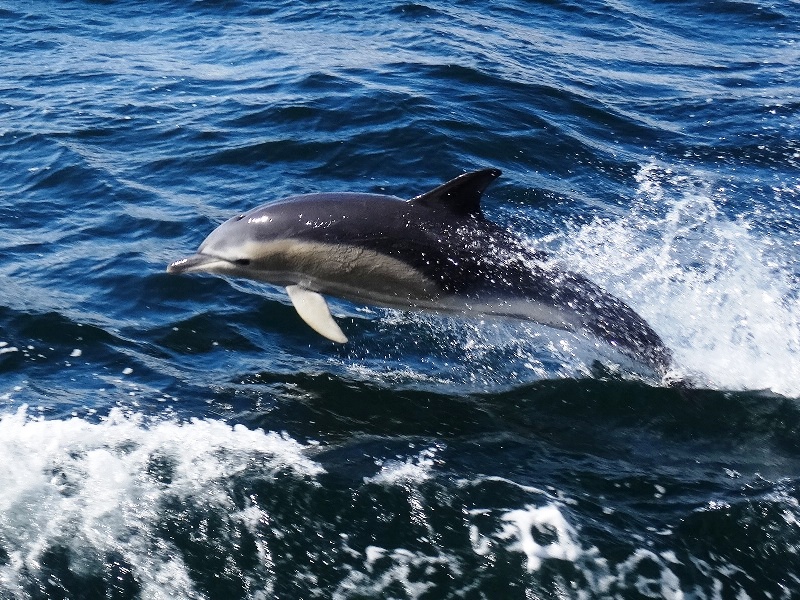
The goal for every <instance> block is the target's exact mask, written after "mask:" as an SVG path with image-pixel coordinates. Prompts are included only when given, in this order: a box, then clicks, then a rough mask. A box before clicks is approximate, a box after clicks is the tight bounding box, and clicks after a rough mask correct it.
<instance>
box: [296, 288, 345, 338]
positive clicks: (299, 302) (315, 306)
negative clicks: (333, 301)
mask: <svg viewBox="0 0 800 600" xmlns="http://www.w3.org/2000/svg"><path fill="white" fill-rule="evenodd" d="M286 293H287V294H289V299H290V300H291V301H292V305H293V306H294V309H295V310H296V311H297V314H298V315H300V318H301V319H303V321H305V322H306V323H307V324H308V326H309V327H311V329H313V330H314V331H316V332H317V333H318V334H320V335H321V336H323V337H326V338H328V339H329V340H331V341H332V342H338V343H340V344H344V343H345V342H347V336H345V334H344V333H343V332H342V330H341V329H340V328H339V326H338V325H337V324H336V321H334V320H333V317H332V316H331V311H330V309H329V308H328V303H327V302H325V298H323V297H322V295H320V294H318V293H317V292H312V291H311V290H309V289H306V288H304V287H302V286H300V285H289V286H286Z"/></svg>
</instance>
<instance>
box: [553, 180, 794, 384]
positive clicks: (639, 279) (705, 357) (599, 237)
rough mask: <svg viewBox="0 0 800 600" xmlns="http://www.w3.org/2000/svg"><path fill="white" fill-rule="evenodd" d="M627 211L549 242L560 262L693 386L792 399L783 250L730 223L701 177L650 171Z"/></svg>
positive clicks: (719, 191)
mask: <svg viewBox="0 0 800 600" xmlns="http://www.w3.org/2000/svg"><path fill="white" fill-rule="evenodd" d="M637 182H638V189H637V195H636V199H635V202H634V206H633V208H632V210H631V211H630V213H628V214H627V215H625V216H623V217H621V218H618V219H607V218H602V219H601V218H598V219H596V220H594V221H593V222H591V223H589V224H587V225H583V226H580V227H577V228H574V229H573V230H570V231H568V232H567V234H565V235H560V236H556V237H553V238H552V239H551V240H548V241H549V242H552V244H553V245H554V246H555V247H556V252H555V253H556V255H557V257H558V258H559V259H561V260H563V261H565V262H566V263H568V264H569V266H570V267H571V268H573V269H574V270H576V271H580V272H582V273H585V274H586V275H587V276H589V277H590V278H591V279H593V280H594V281H597V282H598V283H599V284H600V285H602V286H603V287H605V288H606V289H607V290H609V291H610V292H611V293H613V294H615V295H617V296H618V297H620V298H621V299H623V300H624V301H625V302H626V303H628V304H629V305H630V306H631V307H632V308H634V310H636V311H637V312H638V313H639V314H641V315H642V316H643V317H644V318H645V319H646V320H647V321H648V322H649V323H650V324H651V325H652V326H653V328H654V329H655V330H656V331H657V332H658V333H659V334H660V335H661V336H662V337H663V339H664V341H665V342H666V344H667V345H668V346H669V347H670V348H671V349H672V350H673V352H674V355H675V358H676V359H677V362H678V363H679V367H680V368H681V369H682V370H685V372H686V375H688V376H689V377H691V378H692V379H693V380H695V381H697V382H698V383H700V384H701V385H707V386H708V387H714V388H718V389H727V390H748V389H749V390H757V389H759V390H760V389H768V390H771V391H772V392H774V393H778V394H782V395H785V396H789V397H795V396H798V395H800V361H798V354H800V295H798V290H797V281H796V276H795V275H793V273H792V264H793V262H795V261H796V258H793V257H792V254H791V252H792V249H791V246H790V245H789V244H781V243H780V242H778V241H776V239H775V238H773V237H770V236H767V235H765V234H763V233H759V232H758V231H757V230H756V229H755V227H754V226H753V222H752V220H751V218H752V217H749V216H748V215H740V216H738V217H731V216H729V215H727V214H726V213H725V212H724V211H723V210H721V206H722V205H723V204H724V203H725V201H726V196H725V194H726V190H725V189H724V188H722V187H718V186H717V187H715V186H714V184H713V183H709V182H708V180H707V176H706V174H693V173H676V172H673V171H672V170H670V169H667V168H665V167H661V166H659V165H656V164H650V165H647V166H645V167H644V168H642V169H641V171H640V172H639V174H638V175H637Z"/></svg>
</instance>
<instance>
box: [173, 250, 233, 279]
mask: <svg viewBox="0 0 800 600" xmlns="http://www.w3.org/2000/svg"><path fill="white" fill-rule="evenodd" d="M230 265H231V262H230V261H228V260H225V259H224V258H220V257H219V256H212V255H211V254H193V255H192V256H187V257H186V258H181V259H179V260H176V261H175V262H173V263H170V265H169V266H168V267H167V273H172V274H173V275H179V274H181V273H194V272H196V271H206V272H208V271H213V270H215V268H218V267H223V268H224V267H225V266H227V267H230Z"/></svg>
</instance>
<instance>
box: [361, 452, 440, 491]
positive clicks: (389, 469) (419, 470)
mask: <svg viewBox="0 0 800 600" xmlns="http://www.w3.org/2000/svg"><path fill="white" fill-rule="evenodd" d="M443 447H444V446H443V445H439V446H433V447H431V448H426V449H425V450H423V451H421V452H420V453H419V454H418V455H417V456H414V457H409V458H406V459H405V460H399V459H398V460H391V459H390V460H385V461H380V462H379V463H378V464H379V465H380V467H381V470H380V471H379V472H378V473H377V474H376V475H374V476H373V477H369V478H365V479H364V481H365V482H372V483H379V484H384V485H406V486H408V485H418V484H420V483H422V482H423V481H426V480H427V479H429V478H430V477H431V473H432V471H433V468H434V466H435V465H436V463H437V460H436V453H437V452H439V451H440V450H442V449H443Z"/></svg>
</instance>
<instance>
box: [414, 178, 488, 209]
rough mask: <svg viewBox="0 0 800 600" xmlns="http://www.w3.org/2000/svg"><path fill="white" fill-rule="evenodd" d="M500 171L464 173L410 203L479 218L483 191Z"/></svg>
mask: <svg viewBox="0 0 800 600" xmlns="http://www.w3.org/2000/svg"><path fill="white" fill-rule="evenodd" d="M500 172H501V171H500V169H483V170H482V171H474V172H473V173H464V174H463V175H459V176H458V177H456V178H455V179H451V180H450V181H448V182H447V183H443V184H442V185H440V186H439V187H437V188H434V189H432V190H431V191H430V192H426V193H424V194H422V195H420V196H417V197H416V198H412V199H411V200H409V202H411V203H413V204H421V205H423V206H427V207H429V208H439V207H445V208H446V209H447V210H449V211H450V212H452V213H455V214H457V215H459V216H465V217H466V216H479V215H480V214H481V195H483V190H485V189H486V187H487V186H488V185H489V184H490V183H492V181H494V180H495V179H497V178H498V177H499V176H500Z"/></svg>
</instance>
